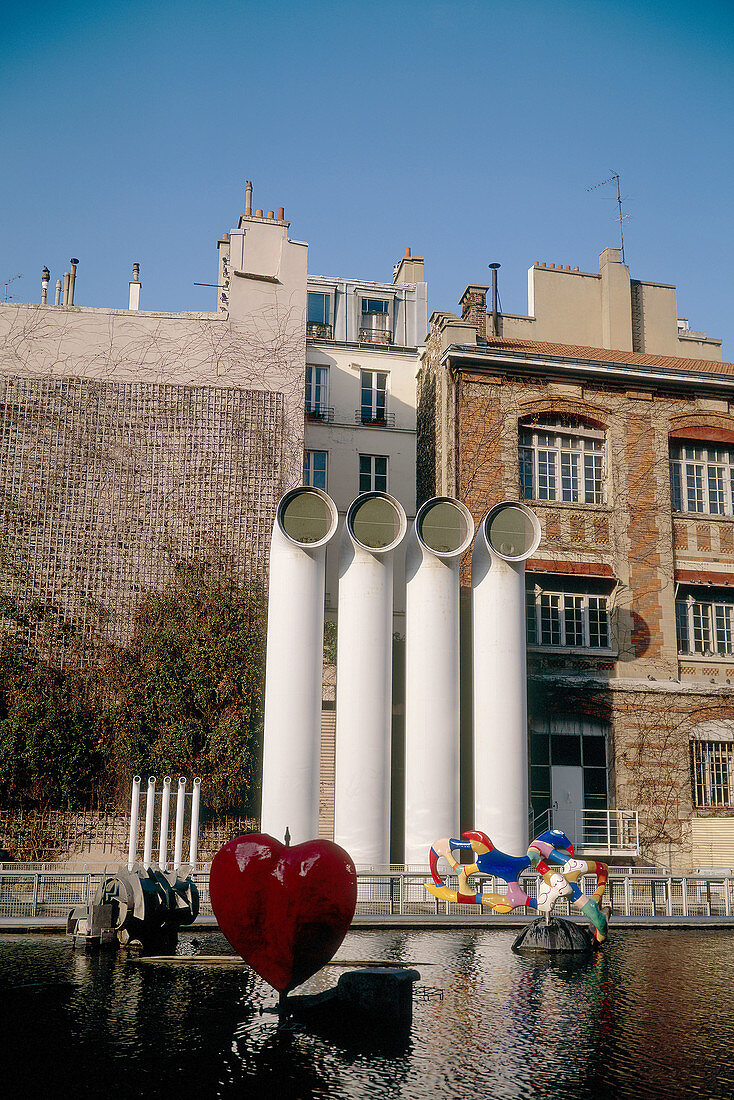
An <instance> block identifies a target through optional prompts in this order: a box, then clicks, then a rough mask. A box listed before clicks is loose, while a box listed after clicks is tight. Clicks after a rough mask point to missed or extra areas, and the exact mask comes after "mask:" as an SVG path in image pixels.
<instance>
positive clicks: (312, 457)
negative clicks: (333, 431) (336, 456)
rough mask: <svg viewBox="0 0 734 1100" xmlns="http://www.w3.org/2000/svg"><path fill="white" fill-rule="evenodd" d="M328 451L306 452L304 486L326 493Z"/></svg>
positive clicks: (304, 456) (304, 458)
mask: <svg viewBox="0 0 734 1100" xmlns="http://www.w3.org/2000/svg"><path fill="white" fill-rule="evenodd" d="M327 454H328V452H327V451H305V452H304V455H303V484H304V485H312V486H313V487H314V489H323V490H324V492H326V467H327Z"/></svg>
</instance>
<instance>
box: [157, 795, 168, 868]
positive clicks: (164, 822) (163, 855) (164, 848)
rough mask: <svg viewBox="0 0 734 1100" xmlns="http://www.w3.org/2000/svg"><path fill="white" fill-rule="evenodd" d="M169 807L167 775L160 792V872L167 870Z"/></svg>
mask: <svg viewBox="0 0 734 1100" xmlns="http://www.w3.org/2000/svg"><path fill="white" fill-rule="evenodd" d="M170 806H171V777H170V775H167V776H166V777H165V779H164V780H163V790H162V791H161V828H160V834H159V836H158V866H159V867H160V869H161V870H162V871H167V870H168V816H169V813H170Z"/></svg>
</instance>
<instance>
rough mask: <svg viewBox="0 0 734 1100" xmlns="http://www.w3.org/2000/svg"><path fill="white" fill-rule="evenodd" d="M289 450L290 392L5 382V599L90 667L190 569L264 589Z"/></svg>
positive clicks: (0, 526) (33, 638)
mask: <svg viewBox="0 0 734 1100" xmlns="http://www.w3.org/2000/svg"><path fill="white" fill-rule="evenodd" d="M283 440H284V436H283V396H282V394H278V393H272V392H267V391H257V390H243V389H234V388H218V387H214V386H201V387H189V386H174V385H156V384H148V383H140V384H137V383H122V382H94V381H82V380H78V379H63V380H53V379H37V378H10V379H7V378H6V379H0V506H1V509H2V512H1V518H0V590H1V591H2V593H3V595H4V596H6V597H10V599H11V600H12V602H13V603H14V604H16V605H20V606H21V607H26V608H27V607H31V606H33V605H35V606H36V607H40V606H42V605H43V606H44V607H47V608H48V607H53V608H54V609H55V610H56V612H57V613H58V614H60V615H61V616H63V618H65V619H66V620H68V621H70V622H72V623H73V624H74V626H75V628H76V631H77V634H78V635H80V636H81V637H83V638H84V639H86V640H87V646H86V652H85V654H84V657H83V659H87V660H88V659H93V657H94V653H95V646H96V644H97V643H96V642H95V638H97V639H99V638H106V639H108V640H110V641H116V642H124V641H125V640H126V639H127V637H128V636H129V634H130V630H131V626H132V619H133V614H134V610H135V607H136V605H137V604H138V602H139V601H140V599H141V596H142V595H143V594H144V592H145V591H146V590H148V589H151V588H157V587H161V586H162V585H163V584H165V582H166V581H167V580H169V579H170V577H171V573H172V567H173V565H174V564H175V563H176V562H177V561H179V560H181V559H191V558H193V557H196V556H206V557H210V556H211V555H212V554H213V553H214V554H217V555H220V556H221V555H226V557H227V559H228V560H229V561H231V562H233V563H234V565H235V567H236V568H237V570H238V571H241V573H242V575H243V576H253V575H259V576H262V577H264V576H265V575H266V571H267V554H268V547H269V539H270V532H271V528H272V522H273V517H274V514H275V507H276V504H277V501H278V498H279V496H280V493H281V489H282V485H281V471H282V466H283V458H284V455H283V447H284V442H283ZM0 622H2V620H0ZM43 630H44V627H43V622H42V621H37V622H31V623H30V625H28V627H27V634H28V640H29V641H30V642H38V640H39V638H40V635H41V633H42V632H43ZM100 631H101V633H100Z"/></svg>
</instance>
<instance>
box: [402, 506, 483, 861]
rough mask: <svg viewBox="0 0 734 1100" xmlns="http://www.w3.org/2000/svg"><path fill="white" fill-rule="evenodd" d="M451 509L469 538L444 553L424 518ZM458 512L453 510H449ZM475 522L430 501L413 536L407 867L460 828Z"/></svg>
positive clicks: (408, 609) (408, 602)
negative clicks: (466, 591) (464, 583)
mask: <svg viewBox="0 0 734 1100" xmlns="http://www.w3.org/2000/svg"><path fill="white" fill-rule="evenodd" d="M436 505H440V507H441V509H443V510H444V515H445V514H446V510H447V508H448V509H451V510H452V512H453V513H454V516H455V518H456V519H457V520H458V521H459V522H460V524H461V527H462V528H463V537H462V538H461V541H460V543H459V545H458V547H457V548H456V549H455V550H453V551H452V552H451V553H436V552H434V551H432V550H431V549H430V548H429V546H428V545H427V544H426V541H425V538H426V537H428V536H424V535H422V534H421V533H420V532H421V531H422V530H423V528H422V519H423V518H424V517H426V518H427V519H430V515H431V512H432V511H433V509H434V508H435V507H436ZM434 514H435V513H434ZM449 514H451V513H449ZM473 533H474V524H473V522H472V519H471V515H470V514H469V511H468V509H466V508H465V507H464V505H462V504H459V503H458V502H457V501H448V500H446V499H444V500H435V499H434V500H433V501H428V502H426V504H425V505H423V507H422V508H421V509H420V510H419V513H418V516H416V520H415V523H414V525H413V528H412V530H411V532H410V534H409V536H408V542H407V547H406V560H405V573H406V598H405V862H406V863H417V864H427V863H428V854H429V850H430V847H431V844H432V843H433V841H435V840H436V839H437V838H438V837H445V836H457V835H458V831H459V825H460V822H459V563H460V559H461V555H462V553H463V552H464V550H466V549H467V547H468V546H469V544H470V543H471V539H472V535H473Z"/></svg>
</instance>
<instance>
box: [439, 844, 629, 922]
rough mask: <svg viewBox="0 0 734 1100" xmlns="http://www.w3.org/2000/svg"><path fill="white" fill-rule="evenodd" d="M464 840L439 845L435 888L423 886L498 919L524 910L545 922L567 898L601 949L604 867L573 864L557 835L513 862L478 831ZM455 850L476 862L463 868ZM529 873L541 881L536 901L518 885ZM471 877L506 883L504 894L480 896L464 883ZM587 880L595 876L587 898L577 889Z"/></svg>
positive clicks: (591, 862)
mask: <svg viewBox="0 0 734 1100" xmlns="http://www.w3.org/2000/svg"><path fill="white" fill-rule="evenodd" d="M462 836H463V837H465V838H466V839H464V840H454V839H448V838H446V839H442V840H437V841H436V843H435V844H434V845H433V847H432V848H431V851H430V856H429V861H430V867H431V877H432V879H433V882H427V883H426V884H425V886H426V890H428V891H429V892H430V893H431V894H433V895H434V896H435V897H437V898H442V899H444V900H445V901H453V902H458V903H460V904H464V905H484V906H487V908H490V909H493V910H494V911H495V912H496V913H510V912H511V911H512V910H513V909H519V908H523V907H524V908H527V909H537V910H538V911H539V912H540V913H544V914H546V916H548V915H549V914H550V912H551V910H552V909H553V906H554V905H555V903H556V901H557V900H558V899H559V898H568V899H569V900H570V901H571V904H572V905H573V906H574V908H575V909H579V910H580V911H581V912H582V913H583V914H584V916H585V917H586V918H587V920H589V921H590V922H591V924H592V925H593V927H594V938H595V940H596V942H597V943H603V941H604V940H605V939H606V936H607V928H608V918H607V913H606V912H605V911H604V910H603V909H602V908H601V901H602V898H603V896H604V890H605V887H606V884H607V879H608V878H609V868H608V867H607V865H606V863H599V862H597V861H596V860H591V859H588V860H586V859H576V858H575V855H574V847H573V844H572V843H571V841H570V840H569V839H568V837H567V836H566V834H565V833H562V832H560V830H558V829H548V830H546V832H544V833H541V835H540V836H539V837H536V839H535V840H533V841H532V842H531V844H530V846H529V847H528V850H527V854H526V855H524V856H511V855H507V853H506V852H500V851H498V849H497V848H495V846H494V845H493V844H492V841H491V840H490V839H489V837H488V836H487V835H486V833H482V832H479V831H478V830H472V831H470V832H466V833H462ZM457 850H459V851H472V852H474V854H475V855H476V860H475V862H474V863H472V864H470V865H464V866H462V865H461V864H460V863H459V862H458V861H457V860H456V859H455V858H454V855H453V853H454V851H457ZM441 856H443V858H444V859H445V860H446V861H447V862H448V864H449V865H450V866H451V868H452V870H453V871H454V872H455V873H456V874H457V875H458V877H459V889H458V890H451V889H449V887H447V886H446V884H445V882H444V879H442V878H441V876H440V874H439V873H438V860H439V858H440V857H441ZM553 865H555V866H553ZM528 869H530V870H533V871H539V872H540V874H541V876H542V878H541V881H540V883H539V886H538V897H537V898H531V897H529V896H528V894H526V893H525V891H524V890H523V888H522V886H521V885H520V882H519V878H520V875H521V874H522V873H523V871H527V870H528ZM475 874H480V875H493V876H494V877H496V878H500V879H504V880H505V882H506V883H507V889H506V891H505V892H504V893H494V892H492V893H482V892H480V891H476V890H472V889H471V888H470V886H469V883H468V878H469V876H470V875H475ZM588 874H593V875H596V890H595V891H594V893H593V894H592V895H591V897H589V896H587V895H586V894H584V893H583V891H582V889H581V887H580V886H579V879H580V878H581V877H582V876H583V875H588Z"/></svg>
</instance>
